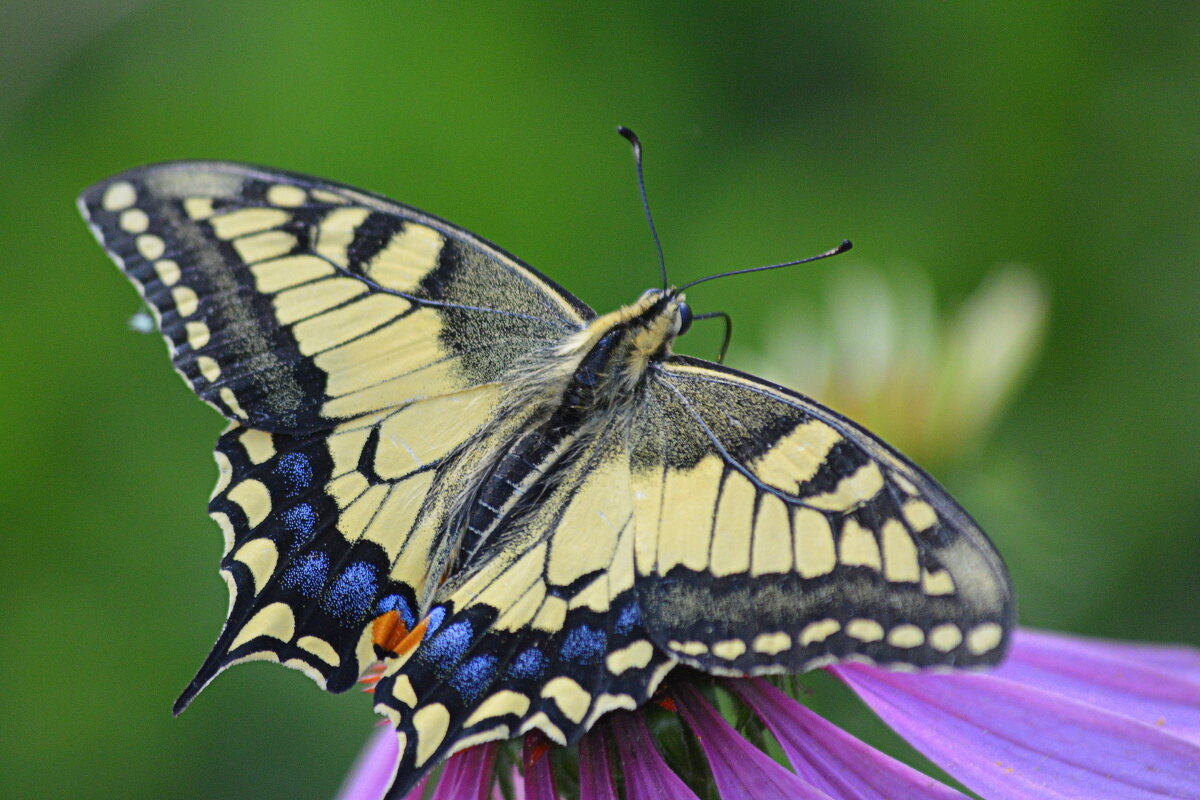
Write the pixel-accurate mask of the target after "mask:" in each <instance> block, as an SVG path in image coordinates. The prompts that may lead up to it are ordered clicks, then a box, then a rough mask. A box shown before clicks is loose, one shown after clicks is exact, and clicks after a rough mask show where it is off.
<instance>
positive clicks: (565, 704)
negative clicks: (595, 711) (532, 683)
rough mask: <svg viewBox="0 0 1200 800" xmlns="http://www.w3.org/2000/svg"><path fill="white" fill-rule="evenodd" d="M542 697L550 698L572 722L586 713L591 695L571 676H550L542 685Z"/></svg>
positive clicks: (578, 719)
mask: <svg viewBox="0 0 1200 800" xmlns="http://www.w3.org/2000/svg"><path fill="white" fill-rule="evenodd" d="M542 697H545V698H548V699H551V700H553V701H554V702H555V704H556V705H557V706H558V709H559V711H561V712H562V713H563V716H565V717H566V718H567V719H569V720H571V721H572V722H582V721H583V718H584V717H585V716H586V715H587V710H588V706H589V705H590V704H591V702H592V695H591V694H590V693H589V692H588V691H587V690H586V689H584V688H583V687H582V686H580V685H579V682H578V681H576V680H574V679H573V678H568V677H566V676H560V677H557V678H552V679H551V680H549V681H547V682H546V685H545V686H543V687H542Z"/></svg>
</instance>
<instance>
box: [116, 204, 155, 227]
mask: <svg viewBox="0 0 1200 800" xmlns="http://www.w3.org/2000/svg"><path fill="white" fill-rule="evenodd" d="M118 224H119V225H120V226H121V230H123V231H125V232H126V233H144V232H145V230H146V229H147V228H149V227H150V217H148V216H146V212H145V211H142V210H141V209H140V208H131V209H129V210H128V211H123V212H122V213H121V219H120V222H119V223H118Z"/></svg>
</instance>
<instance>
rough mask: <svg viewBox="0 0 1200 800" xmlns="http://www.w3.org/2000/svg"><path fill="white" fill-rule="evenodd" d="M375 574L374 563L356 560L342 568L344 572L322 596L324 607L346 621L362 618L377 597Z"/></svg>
mask: <svg viewBox="0 0 1200 800" xmlns="http://www.w3.org/2000/svg"><path fill="white" fill-rule="evenodd" d="M375 576H376V570H375V565H374V564H368V563H367V562H365V561H356V562H354V563H353V564H351V565H350V566H348V567H346V568H345V569H344V570H342V574H341V575H339V576H338V578H337V580H336V581H335V582H334V584H333V586H332V587H331V588H330V589H329V591H328V592H326V594H325V596H324V597H322V598H321V606H322V608H324V609H325V610H326V611H328V612H329V613H330V614H332V615H334V616H335V617H337V618H338V619H340V620H342V621H343V622H346V623H350V622H355V621H357V620H360V619H362V618H363V617H364V616H366V613H367V610H368V609H369V608H370V607H371V601H372V600H373V599H375V590H376V577H375Z"/></svg>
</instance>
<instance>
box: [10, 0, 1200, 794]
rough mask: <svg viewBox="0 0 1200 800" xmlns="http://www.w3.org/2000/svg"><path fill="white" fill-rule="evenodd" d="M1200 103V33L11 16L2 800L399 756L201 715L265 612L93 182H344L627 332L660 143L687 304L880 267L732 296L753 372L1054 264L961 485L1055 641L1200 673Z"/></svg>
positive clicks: (785, 6) (132, 6) (1062, 12)
mask: <svg viewBox="0 0 1200 800" xmlns="http://www.w3.org/2000/svg"><path fill="white" fill-rule="evenodd" d="M1198 87H1200V5H1197V4H1192V3H1177V2H1163V3H1154V2H1148V3H1136V4H1131V3H1124V2H1117V0H1113V1H1112V2H1094V1H1093V2H1042V3H1037V4H1030V3H992V4H986V5H984V4H965V5H956V4H942V3H938V4H932V3H925V2H920V3H918V2H910V3H899V4H889V5H884V4H877V3H871V2H845V3H836V4H821V5H816V4H811V5H810V4H806V3H805V4H799V3H794V2H788V1H786V0H784V1H782V2H746V3H737V4H696V3H684V2H662V3H655V4H640V3H635V2H626V1H623V0H618V2H608V3H604V4H592V5H584V4H560V5H552V4H533V5H524V4H522V5H515V4H497V3H482V2H472V3H448V2H441V3H428V2H427V3H412V2H395V1H393V2H376V1H375V0H370V1H368V2H359V3H323V2H312V1H311V0H288V2H270V3H256V2H245V0H240V1H238V2H233V1H232V0H220V1H217V2H214V1H212V0H210V1H209V2H204V3H197V2H188V3H183V2H175V1H172V2H146V1H145V0H87V1H86V2H79V1H76V2H67V1H66V0H58V1H57V2H48V1H44V2H29V1H27V0H15V2H14V0H8V2H7V3H5V4H4V5H3V8H0V237H2V238H3V242H4V247H3V250H2V251H0V252H2V253H3V258H4V262H5V263H4V267H3V269H4V281H3V289H2V290H0V330H2V331H3V336H2V337H0V414H2V415H3V420H4V423H5V424H4V434H3V435H2V436H0V448H3V450H2V453H0V470H3V475H2V480H0V520H2V522H0V525H2V527H0V563H2V564H3V569H4V578H3V581H0V615H2V616H0V619H2V623H0V686H2V687H3V689H2V690H0V710H2V719H3V727H4V733H3V736H2V743H0V776H2V777H0V792H3V793H4V794H5V795H8V796H12V797H35V796H47V797H67V796H71V797H75V796H78V797H177V796H178V797H228V798H242V797H280V798H285V797H302V798H308V797H312V798H321V797H329V796H330V795H331V794H332V793H333V791H334V790H335V787H336V786H337V784H338V782H339V781H340V779H341V777H342V775H343V774H344V771H345V769H346V767H347V766H348V765H349V763H350V761H351V759H352V758H353V755H354V753H355V752H356V750H357V749H358V747H359V746H360V744H361V743H362V741H363V739H364V738H365V736H366V734H367V732H368V731H369V730H370V728H371V725H372V722H373V717H372V715H371V713H370V708H369V705H370V704H369V702H368V698H366V697H363V696H361V695H356V694H355V695H351V696H342V697H332V696H326V695H324V694H323V693H321V692H319V691H317V690H316V689H315V688H314V687H313V686H312V684H311V683H310V682H309V681H308V680H307V679H306V678H304V677H303V676H301V675H300V674H298V673H294V672H289V671H285V670H282V669H280V668H279V667H277V666H270V665H262V664H255V665H251V666H244V667H239V668H237V669H234V670H232V671H230V672H229V673H226V674H225V675H224V676H223V677H221V678H220V679H219V680H218V681H217V682H216V683H215V684H214V685H213V686H212V687H210V688H209V689H208V691H207V692H206V693H205V694H204V696H203V697H202V698H201V699H200V700H199V701H198V702H197V703H196V704H195V705H194V706H193V707H192V709H191V710H189V711H188V712H187V713H186V714H185V715H184V716H183V717H181V718H180V719H173V718H172V717H171V715H170V705H171V701H172V700H173V699H174V697H175V696H176V694H177V693H178V692H179V691H180V690H181V689H182V688H183V686H184V685H185V684H186V682H187V681H188V679H190V677H191V675H192V673H193V671H194V669H195V668H196V667H197V666H198V665H199V663H200V660H201V658H202V657H203V656H204V655H205V653H206V652H207V649H208V647H209V645H210V643H211V641H212V639H213V638H214V636H215V635H216V633H217V630H218V627H219V625H220V623H221V620H222V615H223V612H224V610H225V603H226V592H225V587H224V584H223V583H222V581H221V580H220V579H219V578H218V576H217V573H216V562H217V558H218V556H219V553H220V541H221V539H220V535H219V533H218V530H217V528H216V526H215V525H213V524H212V523H211V522H210V521H209V520H208V519H207V517H206V516H205V513H204V507H205V502H206V500H207V497H208V493H209V490H210V488H211V486H212V485H213V482H214V479H215V477H216V470H215V468H214V466H213V463H212V461H211V458H210V456H209V451H210V449H211V446H212V443H213V440H214V437H215V435H216V434H217V432H218V431H219V430H220V428H221V427H222V423H221V421H220V420H219V419H218V418H217V417H216V416H215V415H214V414H213V413H212V412H211V411H209V410H208V409H206V408H205V407H204V406H202V405H201V404H200V403H199V402H197V401H196V400H195V399H194V398H193V397H192V396H191V395H190V393H189V392H188V391H187V390H186V389H185V387H184V386H183V385H182V384H181V382H180V381H179V379H178V378H177V377H176V376H175V375H173V374H172V372H171V370H170V369H169V368H168V364H167V359H166V358H165V357H164V351H163V345H162V343H161V342H160V341H159V340H158V338H157V337H153V336H143V335H138V334H135V333H133V332H131V331H130V329H129V327H128V324H127V322H128V320H129V318H130V317H131V315H132V314H133V313H134V312H135V311H136V310H137V308H138V301H137V299H136V295H135V293H134V291H133V289H132V288H131V287H129V286H128V285H127V284H126V281H125V280H124V279H123V278H121V276H120V275H119V274H118V273H117V271H116V269H115V268H114V267H113V266H112V264H111V263H109V261H108V259H107V258H106V257H105V256H104V255H103V253H102V252H101V251H100V249H99V248H98V247H97V246H96V244H95V242H94V241H93V240H92V237H91V236H90V234H89V233H88V231H87V229H86V228H85V226H84V225H83V223H82V222H81V220H80V219H79V217H78V215H77V213H76V211H75V208H74V198H75V195H76V193H77V192H78V191H79V190H80V189H82V188H83V187H84V186H86V185H87V184H89V183H91V182H93V181H95V180H98V179H100V178H103V177H105V176H107V175H109V174H111V173H113V172H116V171H118V170H120V169H123V168H125V167H128V166H131V165H134V164H139V163H144V162H150V161H156V160H161V159H168V158H182V157H187V158H228V159H236V160H244V161H251V162H260V163H264V164H269V165H274V166H279V167H284V168H288V169H293V170H297V171H302V172H308V173H312V174H316V175H321V176H325V177H329V178H333V179H336V180H339V181H343V182H346V183H350V184H355V185H359V186H362V187H364V188H367V189H371V190H374V191H377V192H381V193H384V194H387V195H389V196H392V197H395V198H397V199H399V200H402V201H403V202H406V203H410V204H412V205H415V206H417V207H420V208H425V209H428V210H430V211H432V212H434V213H437V214H439V215H441V216H444V217H446V218H448V219H451V220H454V221H456V222H457V223H459V224H461V225H463V226H465V227H467V228H470V229H471V230H474V231H478V232H479V233H481V234H482V235H484V236H486V237H488V238H490V239H493V240H495V241H497V242H499V243H500V244H501V245H502V246H504V247H505V248H507V249H509V250H511V251H513V252H515V253H517V254H518V255H520V256H522V257H523V258H525V259H526V260H528V261H529V262H530V263H532V264H533V265H535V266H536V267H538V268H539V269H541V270H543V271H545V272H547V273H549V274H550V275H551V276H553V277H554V278H555V279H557V280H559V281H560V282H562V283H563V284H565V285H567V286H569V287H571V288H572V290H573V291H575V292H576V293H577V294H578V295H579V296H580V297H582V298H583V299H584V300H586V301H588V302H589V303H591V304H592V305H593V306H595V307H597V308H600V309H609V308H611V307H613V306H615V305H617V304H619V303H622V302H628V301H629V300H631V299H633V298H634V297H636V296H637V295H638V294H639V293H640V292H641V291H642V290H643V289H644V288H645V287H647V286H650V285H653V284H654V282H655V280H656V277H655V276H656V272H655V270H656V267H655V261H654V254H653V247H652V244H651V242H650V239H649V236H648V233H647V231H646V227H645V223H644V220H643V219H642V215H641V208H640V205H639V202H638V200H637V194H636V187H635V184H634V180H633V169H632V164H631V159H630V155H629V151H628V147H627V146H626V144H625V143H624V142H623V141H621V140H620V139H618V137H617V136H616V135H615V133H614V132H613V128H614V126H615V125H617V124H625V125H629V126H631V127H633V128H634V129H635V130H637V131H638V132H639V133H640V134H641V136H642V138H643V141H644V142H645V144H646V148H647V170H648V180H649V189H650V195H651V200H652V202H653V206H654V209H655V213H656V220H657V223H658V227H659V230H660V231H661V233H662V235H663V239H664V246H665V248H666V252H667V258H668V263H669V264H670V267H671V270H672V273H673V276H674V278H675V280H677V281H683V280H687V279H691V278H695V277H699V276H700V275H704V274H708V273H710V272H714V271H717V270H720V269H729V268H737V267H747V266H753V265H757V264H763V263H770V262H773V261H779V260H785V259H788V258H799V257H803V256H806V255H810V254H812V253H815V252H818V251H819V250H823V249H825V248H826V247H829V246H831V245H833V244H835V243H836V242H838V241H840V239H841V238H843V237H850V238H852V239H853V240H854V242H855V244H856V249H855V250H854V252H853V253H852V254H850V255H848V256H843V257H841V258H840V259H836V260H833V261H831V262H826V263H824V264H822V265H819V266H817V267H813V268H808V267H805V268H800V269H798V270H793V271H782V272H776V273H773V274H770V275H760V276H754V277H744V278H736V279H732V280H730V281H728V282H723V283H716V284H709V285H707V286H705V287H703V288H698V289H697V290H695V292H693V293H692V295H691V297H690V298H689V299H690V300H691V301H692V303H693V305H694V306H695V307H696V308H697V310H710V309H712V308H718V307H719V308H721V309H724V310H726V311H728V312H730V313H732V314H733V315H734V318H735V319H736V326H737V330H736V335H737V339H736V341H737V344H738V345H739V348H740V349H739V351H738V352H739V353H740V354H746V353H753V352H754V350H755V349H756V348H759V347H761V346H763V345H764V344H765V343H767V342H768V341H769V340H770V337H771V333H772V331H771V329H770V328H769V323H771V322H772V321H775V320H779V319H780V318H786V317H787V314H788V309H789V308H790V305H789V304H790V303H792V302H796V303H800V302H801V301H802V300H811V298H814V297H816V298H819V297H821V296H822V294H821V292H822V287H823V286H824V285H825V284H826V282H827V280H828V276H829V275H830V274H832V273H835V272H837V271H838V270H844V269H847V268H851V269H853V268H854V267H855V265H856V264H864V263H869V264H873V265H875V266H876V267H878V268H880V269H881V270H882V271H883V273H884V274H890V273H892V271H893V267H895V268H897V269H899V268H900V267H901V266H902V267H903V269H908V270H911V269H914V265H916V268H920V269H922V270H925V271H927V272H928V273H929V274H930V276H931V277H932V279H933V282H934V284H935V285H936V287H937V293H938V296H939V298H940V299H941V301H942V302H943V303H944V305H945V306H946V307H949V308H952V307H953V306H954V305H955V304H956V303H957V302H959V301H960V300H961V299H962V298H963V297H964V296H966V295H967V294H968V293H969V292H970V291H972V290H973V289H974V288H975V287H976V286H977V285H978V284H979V282H980V280H981V279H982V277H983V275H984V274H985V273H987V272H988V271H989V270H990V269H991V268H992V267H993V266H994V265H996V264H998V263H1002V262H1010V261H1014V262H1020V263H1023V264H1025V265H1028V266H1029V267H1030V268H1031V269H1033V270H1034V271H1035V273H1036V274H1037V275H1038V276H1040V278H1041V281H1042V283H1043V284H1044V286H1045V287H1046V289H1047V290H1048V293H1049V295H1050V297H1051V313H1050V318H1049V325H1048V329H1047V332H1046V338H1045V346H1044V349H1043V351H1042V354H1041V357H1040V360H1039V361H1037V362H1036V364H1035V366H1034V368H1033V370H1032V371H1031V372H1030V373H1029V375H1028V379H1027V382H1026V384H1025V385H1024V388H1023V389H1022V390H1021V391H1020V393H1019V394H1017V395H1016V396H1015V397H1014V399H1013V402H1012V404H1011V405H1010V406H1009V407H1008V409H1007V412H1006V413H1005V414H1004V416H1003V417H1002V418H1001V420H1000V422H999V424H998V425H997V426H995V428H994V429H993V430H992V432H991V434H990V436H989V437H988V438H987V440H986V442H985V443H984V445H983V446H982V448H977V449H975V450H973V451H972V452H970V453H968V454H960V455H958V456H957V457H955V458H945V459H940V460H939V459H934V463H929V462H928V461H926V466H928V467H930V468H931V469H932V470H933V471H934V472H935V474H937V475H938V477H940V478H941V479H942V480H943V481H944V482H945V483H946V484H947V485H948V486H949V488H950V489H951V490H952V491H953V492H955V493H956V494H957V495H958V496H959V497H960V498H961V499H962V500H963V502H964V504H965V505H966V506H967V507H968V508H970V509H971V511H972V513H973V514H974V515H975V516H976V517H978V518H979V520H980V521H981V522H982V523H983V525H984V527H985V528H986V529H987V530H989V531H990V533H991V535H992V537H993V538H994V539H995V540H996V542H997V543H998V544H999V546H1000V548H1001V550H1002V551H1003V552H1004V553H1005V554H1006V557H1007V558H1008V560H1009V562H1010V565H1011V566H1012V569H1013V573H1014V577H1015V580H1016V583H1017V586H1018V590H1019V593H1020V598H1021V608H1022V613H1023V622H1024V623H1025V624H1029V625H1037V626H1044V627H1053V628H1058V629H1063V630H1072V631H1078V632H1082V633H1088V634H1096V635H1105V636H1114V637H1123V638H1135V639H1147V640H1164V641H1165V640H1175V641H1185V642H1191V643H1193V644H1194V643H1197V642H1198V641H1200V614H1198V613H1197V612H1198V606H1200V603H1198V598H1197V574H1200V547H1198V546H1197V533H1196V532H1197V518H1198V517H1200V477H1198V466H1200V465H1198V457H1197V454H1198V453H1200V424H1197V421H1196V414H1197V411H1198V406H1200V403H1198V402H1197V398H1198V389H1200V385H1198V384H1200V382H1198V376H1200V269H1198V263H1197V254H1200V224H1197V220H1198V219H1200V166H1198V165H1200V155H1198V154H1200V101H1198V95H1197V91H1198ZM718 287H719V288H718ZM718 329H719V326H717V325H714V326H712V328H709V329H707V330H700V331H699V332H698V333H697V334H696V336H695V337H692V338H693V341H692V342H690V343H689V345H688V349H691V350H693V351H694V352H697V353H698V354H704V355H710V354H711V353H712V352H713V351H714V350H715V347H716V346H717V343H718V338H719V336H718V333H719V331H718ZM734 365H735V366H737V365H738V363H737V362H735V363H734ZM743 365H744V362H743ZM865 421H866V422H868V423H870V422H871V420H869V419H868V420H865ZM898 438H900V439H903V436H902V435H901V436H900V437H898ZM914 455H916V456H917V457H918V459H921V454H920V453H915V454H914ZM831 713H833V714H835V716H836V715H837V714H838V713H843V714H845V715H846V719H847V720H848V722H847V724H850V725H852V726H853V725H856V724H857V725H865V726H866V727H865V728H862V729H863V730H866V731H867V732H868V733H870V732H871V730H872V729H871V727H870V725H868V724H867V723H866V722H863V721H862V720H861V719H860V720H859V721H858V722H857V723H856V722H855V721H854V720H855V719H857V717H856V716H855V714H854V712H852V711H849V710H847V711H843V712H838V711H837V709H834V710H833V711H832V712H831Z"/></svg>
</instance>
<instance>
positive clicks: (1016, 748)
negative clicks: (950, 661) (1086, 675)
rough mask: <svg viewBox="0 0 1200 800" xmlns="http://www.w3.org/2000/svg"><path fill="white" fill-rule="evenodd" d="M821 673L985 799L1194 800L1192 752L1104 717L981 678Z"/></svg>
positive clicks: (1166, 737)
mask: <svg viewBox="0 0 1200 800" xmlns="http://www.w3.org/2000/svg"><path fill="white" fill-rule="evenodd" d="M830 671H831V672H833V673H834V674H835V675H837V676H838V677H839V678H841V679H842V680H843V681H845V682H846V683H847V684H849V686H850V687H851V688H852V689H854V691H855V692H857V693H858V695H859V697H861V698H862V699H863V700H864V701H865V702H866V703H867V704H868V705H869V706H871V708H872V709H874V711H875V713H877V714H878V715H879V716H880V717H882V718H883V720H884V721H885V722H887V724H888V725H890V726H891V727H892V728H893V729H895V730H896V732H897V733H899V734H900V735H901V736H903V737H904V738H905V739H907V740H908V741H909V742H910V743H911V744H912V745H913V746H914V747H916V748H917V749H918V750H920V751H921V752H923V753H924V754H925V755H926V756H928V757H929V758H930V759H932V760H933V761H934V762H936V763H937V764H938V765H939V766H941V767H942V768H943V769H945V770H946V771H947V772H948V773H950V774H951V775H953V776H954V777H955V778H957V779H958V780H959V781H961V782H962V783H963V784H965V785H966V786H967V787H969V788H970V789H972V790H973V791H975V792H978V793H979V794H981V795H983V796H984V797H986V798H988V800H1007V799H1008V798H1020V799H1021V800H1025V799H1026V798H1028V799H1030V800H1032V799H1033V798H1037V800H1047V799H1049V798H1062V799H1063V800H1066V798H1072V800H1073V799H1074V798H1088V799H1089V800H1102V798H1113V800H1151V799H1153V800H1163V798H1176V799H1177V800H1178V799H1179V798H1192V799H1193V800H1195V799H1196V798H1200V780H1198V779H1197V776H1200V746H1197V745H1196V744H1194V743H1192V742H1189V741H1187V740H1185V739H1183V738H1180V737H1178V736H1175V735H1172V734H1170V733H1167V732H1165V731H1163V730H1162V729H1161V728H1158V727H1155V726H1153V725H1148V724H1144V723H1141V722H1137V721H1135V720H1133V719H1130V718H1129V717H1126V716H1123V715H1120V714H1116V713H1113V712H1111V711H1109V710H1106V709H1104V708H1101V707H1098V706H1095V705H1091V704H1088V703H1085V702H1080V701H1078V700H1075V699H1072V698H1069V697H1065V696H1062V695H1058V694H1055V693H1053V692H1051V691H1047V690H1046V689H1043V688H1039V687H1036V686H1025V685H1022V684H1020V683H1017V682H1015V681H1013V680H1007V679H1005V678H1000V677H996V676H994V675H987V674H975V673H958V674H945V675H936V674H907V673H896V672H888V671H886V670H882V669H877V668H874V667H867V666H864V665H861V664H844V665H840V666H836V667H831V668H830Z"/></svg>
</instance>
